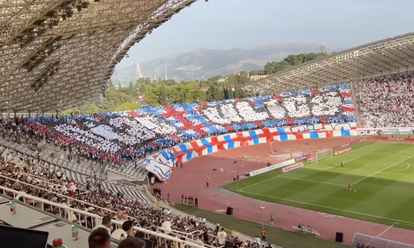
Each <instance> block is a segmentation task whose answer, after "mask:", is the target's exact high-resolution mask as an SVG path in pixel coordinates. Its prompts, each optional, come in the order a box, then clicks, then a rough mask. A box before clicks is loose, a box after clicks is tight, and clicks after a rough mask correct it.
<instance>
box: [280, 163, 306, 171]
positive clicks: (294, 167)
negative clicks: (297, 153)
mask: <svg viewBox="0 0 414 248" xmlns="http://www.w3.org/2000/svg"><path fill="white" fill-rule="evenodd" d="M302 167H303V163H300V164H294V165H291V166H288V167H285V168H283V169H282V170H281V171H282V173H286V172H289V171H293V170H296V169H299V168H302Z"/></svg>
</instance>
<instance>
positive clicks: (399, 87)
mask: <svg viewBox="0 0 414 248" xmlns="http://www.w3.org/2000/svg"><path fill="white" fill-rule="evenodd" d="M357 89H358V90H357V97H358V100H359V102H360V118H361V122H362V125H364V126H367V127H411V126H414V116H413V115H412V112H413V102H412V96H413V95H414V79H413V77H412V75H410V74H408V75H391V76H383V77H380V78H377V79H374V80H370V81H367V82H362V83H360V84H358V86H357ZM401 113H404V114H401Z"/></svg>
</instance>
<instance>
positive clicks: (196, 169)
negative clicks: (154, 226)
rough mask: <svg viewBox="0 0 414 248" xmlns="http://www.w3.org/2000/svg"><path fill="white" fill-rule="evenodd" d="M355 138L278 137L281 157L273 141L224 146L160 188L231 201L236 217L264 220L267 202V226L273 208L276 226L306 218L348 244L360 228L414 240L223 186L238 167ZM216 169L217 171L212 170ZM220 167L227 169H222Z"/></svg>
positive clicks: (177, 198) (203, 203) (218, 202)
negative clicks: (235, 147) (271, 148)
mask: <svg viewBox="0 0 414 248" xmlns="http://www.w3.org/2000/svg"><path fill="white" fill-rule="evenodd" d="M352 140H353V141H354V142H355V139H351V138H330V139H318V140H300V141H285V142H275V143H273V150H275V149H277V150H278V151H277V153H275V154H279V157H275V156H274V155H270V145H269V144H260V145H255V146H245V147H240V148H237V149H233V150H227V151H220V152H217V153H214V154H211V155H208V156H203V157H200V158H197V159H194V160H191V161H189V162H187V163H185V164H184V168H183V169H179V168H178V169H176V170H175V171H174V173H173V174H172V176H171V178H170V180H168V182H167V183H165V184H163V185H160V188H161V189H162V192H163V195H166V194H168V193H170V194H171V201H173V202H176V203H180V202H181V195H182V194H184V195H191V196H196V197H198V199H199V207H200V208H202V209H205V210H210V211H213V212H221V213H222V212H223V211H225V210H226V209H227V207H228V206H231V207H233V209H234V216H235V217H237V218H241V219H246V220H250V221H254V222H261V221H262V213H261V211H260V206H265V211H266V212H265V218H266V222H265V223H266V224H268V225H270V220H269V218H268V216H269V215H270V213H271V212H273V213H274V214H275V221H274V226H277V227H280V228H284V229H287V230H291V229H292V226H297V225H298V224H299V223H303V224H304V225H310V226H312V227H313V228H314V229H315V230H317V231H318V232H319V233H320V234H321V238H324V239H328V240H334V238H335V232H342V233H344V243H346V244H351V243H352V239H353V237H354V235H355V233H357V232H360V233H364V234H368V235H372V236H378V235H381V238H385V239H391V240H395V241H399V242H404V243H408V244H414V231H410V230H406V229H401V228H395V227H393V228H390V227H389V226H385V225H381V224H375V223H371V222H367V221H361V220H356V219H351V218H346V217H342V216H335V215H329V214H324V213H320V212H314V211H311V210H305V209H301V208H296V207H290V206H285V205H281V204H277V203H270V202H264V201H260V200H256V199H253V198H249V197H245V196H242V195H239V194H236V193H233V192H230V191H228V190H226V189H224V188H222V186H223V185H226V184H229V183H231V182H232V181H233V177H234V176H235V175H236V173H237V172H240V174H241V175H244V174H245V173H246V172H249V171H252V170H255V169H258V168H262V167H265V166H266V163H267V162H270V163H272V164H274V163H277V162H280V161H283V160H286V159H287V158H289V157H290V154H291V153H293V154H294V155H301V154H302V153H309V152H312V151H315V150H316V149H323V148H329V147H335V146H340V145H342V144H344V143H345V142H347V141H352ZM306 143H308V145H306ZM280 154H284V155H283V156H284V157H283V158H282V157H281V156H280ZM246 155H249V156H253V158H251V159H243V158H240V156H246ZM259 160H260V162H258V161H259ZM234 161H237V163H234ZM214 168H216V169H217V170H218V171H213V169H214ZM220 168H223V169H224V170H225V171H224V172H219V171H220ZM206 178H209V180H210V187H209V188H206V186H205V180H206Z"/></svg>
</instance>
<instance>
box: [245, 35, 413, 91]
mask: <svg viewBox="0 0 414 248" xmlns="http://www.w3.org/2000/svg"><path fill="white" fill-rule="evenodd" d="M413 69H414V33H408V34H404V35H400V36H396V37H392V38H389V39H384V40H380V41H377V42H373V43H369V44H366V45H363V46H359V47H355V48H352V49H349V50H345V51H342V52H340V53H336V54H332V55H329V56H327V57H325V58H322V59H319V60H315V61H311V62H308V63H305V64H302V65H299V66H295V67H292V68H289V69H287V70H284V71H281V72H278V73H275V74H271V75H268V76H265V77H263V78H261V79H259V80H256V81H255V82H252V83H250V84H248V85H246V86H245V87H244V90H245V91H247V92H250V93H254V94H260V95H264V94H278V93H282V92H285V91H290V90H298V89H309V88H320V87H324V86H327V85H330V84H335V83H345V82H350V81H353V82H357V81H359V80H362V79H369V78H373V77H378V76H381V75H390V74H394V73H400V72H406V71H412V70H413Z"/></svg>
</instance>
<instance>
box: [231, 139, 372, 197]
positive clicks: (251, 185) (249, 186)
mask: <svg viewBox="0 0 414 248" xmlns="http://www.w3.org/2000/svg"><path fill="white" fill-rule="evenodd" d="M376 144H379V143H378V142H376V143H373V144H370V145H367V146H364V147H361V148H358V149H355V150H352V151H350V152H347V153H346V154H344V155H348V154H349V153H351V152H355V151H358V150H361V149H364V148H365V147H370V146H373V145H376ZM339 156H341V155H339ZM342 156H343V155H342ZM337 157H338V156H336V157H332V158H328V159H325V160H324V161H327V160H330V159H333V158H337ZM313 165H317V163H315V164H311V165H308V166H305V167H304V168H308V167H311V166H313ZM329 168H331V167H329ZM329 168H328V169H329ZM293 171H294V170H292V171H289V172H286V173H291V172H293ZM286 173H284V174H285V175H286ZM282 175H283V174H279V175H276V176H274V177H271V178H268V179H265V180H263V181H260V182H257V183H254V184H250V185H247V186H246V187H244V188H241V189H238V190H237V191H241V192H243V190H244V189H248V188H251V187H253V186H256V185H259V184H261V183H264V182H267V181H270V180H273V179H275V178H278V177H280V176H282Z"/></svg>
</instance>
